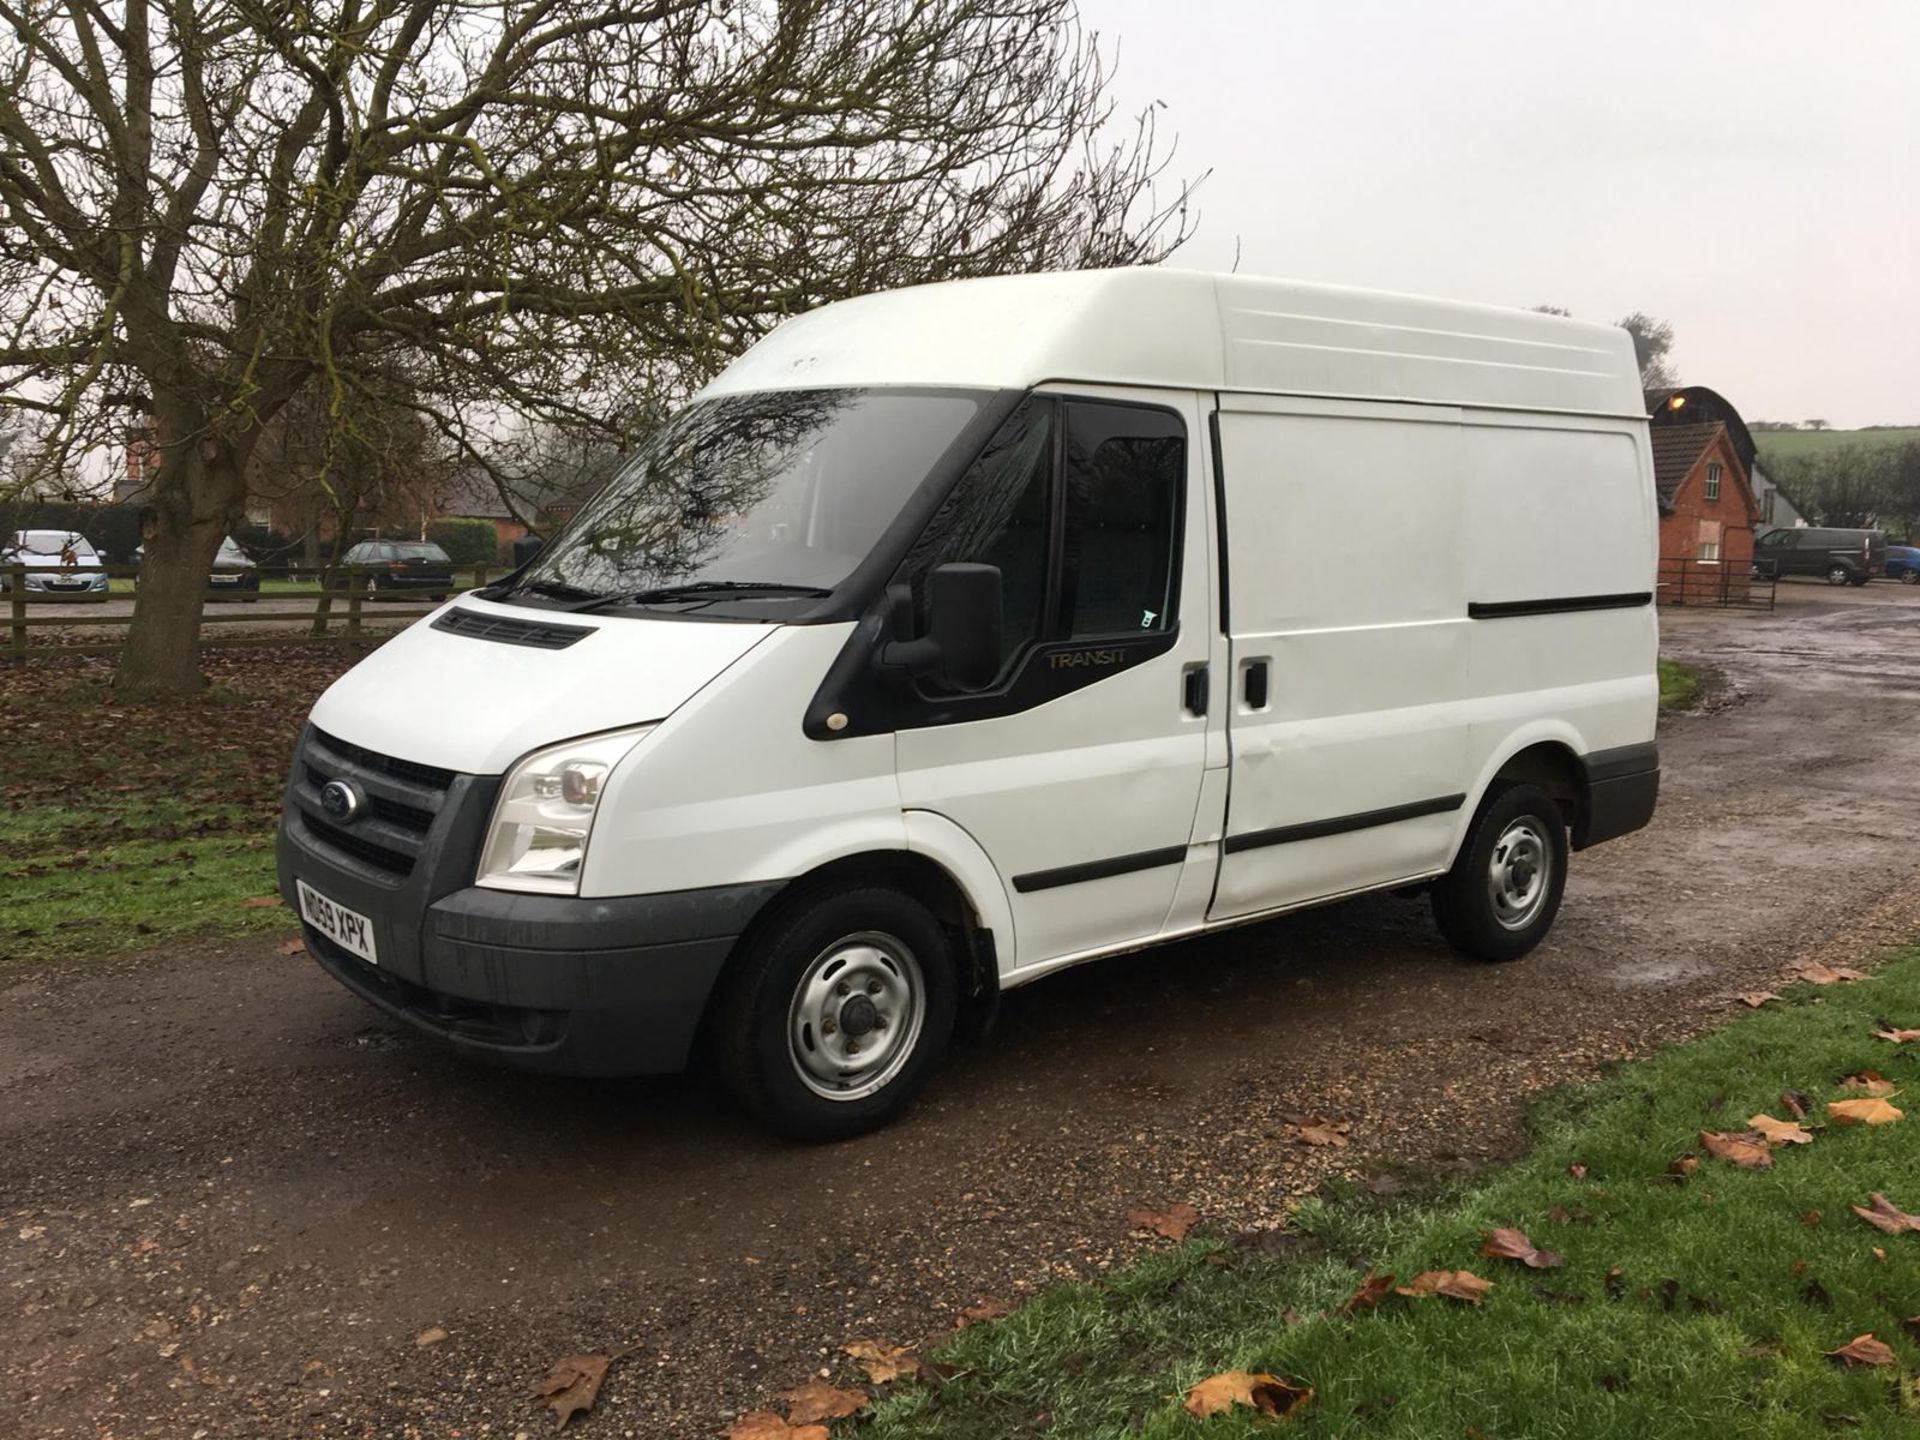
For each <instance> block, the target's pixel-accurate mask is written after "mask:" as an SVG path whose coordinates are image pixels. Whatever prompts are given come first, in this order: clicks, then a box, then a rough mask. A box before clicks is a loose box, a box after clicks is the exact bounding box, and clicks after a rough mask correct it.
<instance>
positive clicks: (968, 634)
mask: <svg viewBox="0 0 1920 1440" xmlns="http://www.w3.org/2000/svg"><path fill="white" fill-rule="evenodd" d="M910 608H911V607H910V602H908V601H907V599H906V597H905V596H904V595H898V594H896V596H895V597H894V633H895V634H896V635H901V634H902V632H903V629H904V627H905V624H906V623H907V619H908V615H909V613H910ZM1003 626H1004V602H1003V600H1002V595H1001V582H1000V567H999V566H997V565H969V564H958V563H956V564H952V565H939V566H936V567H935V568H934V570H933V573H932V574H930V575H928V576H927V633H926V634H925V635H923V636H921V637H920V638H919V639H917V640H909V639H905V638H901V639H896V640H894V641H892V642H891V643H890V644H888V645H887V646H886V647H885V648H884V649H883V650H882V651H881V652H880V658H881V660H882V661H883V662H884V663H886V664H889V665H904V666H905V667H906V668H907V669H908V670H909V671H911V672H912V673H913V674H915V675H927V676H932V677H933V678H935V679H937V680H939V681H940V682H941V683H942V684H944V685H947V686H948V687H950V688H952V689H954V690H961V691H967V690H984V689H986V688H987V686H989V685H991V684H992V683H993V682H994V680H995V679H996V678H997V677H998V676H999V674H1000V645H1001V630H1002V628H1003Z"/></svg>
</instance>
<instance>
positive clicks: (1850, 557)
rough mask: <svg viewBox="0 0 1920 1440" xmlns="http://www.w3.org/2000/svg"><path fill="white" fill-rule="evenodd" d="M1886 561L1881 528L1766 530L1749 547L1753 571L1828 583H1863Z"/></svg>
mask: <svg viewBox="0 0 1920 1440" xmlns="http://www.w3.org/2000/svg"><path fill="white" fill-rule="evenodd" d="M1886 563H1887V532H1886V531H1884V530H1833V529H1822V528H1820V527H1818V526H1813V527H1808V528H1803V529H1797V530H1788V529H1781V530H1769V531H1767V533H1766V534H1764V535H1762V536H1761V537H1760V538H1759V539H1758V540H1756V541H1755V542H1754V547H1753V568H1754V570H1755V572H1756V573H1757V574H1761V575H1774V576H1783V575H1818V576H1820V577H1822V578H1823V579H1824V580H1825V581H1826V582H1827V583H1828V584H1829V585H1864V584H1866V583H1867V581H1869V580H1871V579H1873V577H1874V576H1876V575H1878V574H1879V573H1880V572H1881V571H1882V570H1883V569H1884V568H1885V567H1886Z"/></svg>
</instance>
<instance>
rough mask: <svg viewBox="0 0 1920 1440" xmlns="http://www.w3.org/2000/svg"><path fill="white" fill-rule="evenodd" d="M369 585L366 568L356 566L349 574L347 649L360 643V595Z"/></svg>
mask: <svg viewBox="0 0 1920 1440" xmlns="http://www.w3.org/2000/svg"><path fill="white" fill-rule="evenodd" d="M366 587H367V576H366V572H365V571H364V570H360V569H358V568H356V569H355V570H354V571H353V572H352V573H351V574H350V575H348V576H347V649H348V650H349V651H351V650H352V649H353V648H354V647H355V646H356V645H358V644H359V643H360V596H361V593H362V592H363V591H364V590H365V589H366Z"/></svg>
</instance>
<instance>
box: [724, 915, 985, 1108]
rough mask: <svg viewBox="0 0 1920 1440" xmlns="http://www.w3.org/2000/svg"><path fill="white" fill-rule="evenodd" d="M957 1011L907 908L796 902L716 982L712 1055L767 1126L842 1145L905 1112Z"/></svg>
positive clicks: (929, 934)
mask: <svg viewBox="0 0 1920 1440" xmlns="http://www.w3.org/2000/svg"><path fill="white" fill-rule="evenodd" d="M957 1002H958V992H957V985H956V981H955V975H954V963H953V946H952V944H951V942H950V941H949V940H948V938H947V935H946V932H945V931H944V930H942V929H941V927H940V924H939V922H938V921H937V920H935V919H934V918H933V916H932V915H930V914H929V913H928V912H927V910H926V908H925V907H924V906H922V905H921V904H919V902H917V901H915V900H913V899H912V898H910V897H909V896H906V895H903V894H901V893H900V892H899V891H897V890H892V889H888V888H885V887H883V886H877V885H875V886H862V887H859V888H856V889H852V890H841V891H829V892H822V893H818V894H815V895H812V896H806V897H800V898H798V899H796V901H795V902H793V903H792V904H790V905H789V906H788V907H786V908H785V909H783V910H782V911H781V912H780V913H779V914H777V915H776V916H775V917H773V919H772V920H771V921H770V923H769V924H768V925H767V926H766V927H765V928H764V929H763V930H762V931H761V932H760V933H759V935H757V936H756V937H753V938H752V939H750V940H749V941H748V948H747V950H746V951H745V952H744V953H743V954H741V955H740V956H739V957H738V959H737V962H736V967H735V969H734V970H733V973H732V974H731V975H730V976H729V977H728V978H727V980H726V981H725V982H724V988H723V990H722V991H721V993H720V996H719V998H718V1002H717V1008H716V1011H715V1016H714V1027H713V1046H714V1058H715V1060H716V1062H717V1067H718V1069H719V1071H720V1074H721V1077H722V1078H723V1079H724V1080H725V1081H726V1084H727V1087H728V1088H729V1089H730V1090H732V1091H733V1093H734V1095H735V1096H737V1097H738V1098H739V1100H740V1102H741V1103H742V1104H743V1105H745V1106H746V1108H747V1109H748V1110H749V1111H750V1112H751V1113H752V1114H753V1116H754V1118H756V1119H757V1120H759V1121H760V1122H761V1123H762V1124H763V1125H766V1126H767V1127H768V1128H769V1129H772V1130H775V1131H777V1132H779V1133H780V1134H782V1135H786V1136H788V1137H790V1138H792V1139H795V1140H841V1139H846V1138H848V1137H850V1136H853V1135H859V1134H863V1133H865V1132H866V1131H869V1130H875V1129H878V1128H879V1127H880V1126H882V1125H884V1124H886V1123H887V1122H888V1121H889V1120H891V1119H893V1118H894V1117H895V1116H896V1115H898V1114H899V1113H900V1112H901V1111H903V1110H904V1109H906V1107H907V1105H908V1104H909V1103H911V1101H912V1100H913V1097H914V1095H915V1094H916V1093H917V1092H918V1091H919V1089H920V1087H921V1086H922V1085H923V1084H924V1083H925V1082H926V1080H927V1077H928V1076H929V1075H931V1074H932V1072H933V1070H934V1068H935V1066H936V1065H937V1064H938V1063H939V1060H940V1057H941V1056H942V1055H943V1054H944V1053H945V1051H946V1048H947V1041H948V1039H949V1038H950V1037H951V1035H952V1033H953V1021H954V1013H955V1010H956V1008H957Z"/></svg>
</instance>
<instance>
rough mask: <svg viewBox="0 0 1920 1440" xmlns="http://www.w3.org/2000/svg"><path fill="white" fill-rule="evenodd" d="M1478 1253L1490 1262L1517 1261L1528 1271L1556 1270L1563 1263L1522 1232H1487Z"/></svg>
mask: <svg viewBox="0 0 1920 1440" xmlns="http://www.w3.org/2000/svg"><path fill="white" fill-rule="evenodd" d="M1482 1241H1483V1243H1482V1244H1481V1246H1480V1253H1481V1255H1482V1256H1484V1257H1485V1258H1487V1259H1490V1260H1518V1261H1519V1262H1520V1263H1521V1264H1522V1265H1524V1266H1526V1267H1527V1268H1528V1269H1529V1270H1557V1269H1559V1268H1560V1266H1561V1265H1562V1264H1563V1263H1564V1262H1563V1261H1562V1260H1561V1259H1560V1257H1559V1256H1558V1255H1556V1254H1554V1253H1553V1251H1551V1250H1542V1249H1540V1248H1539V1247H1538V1246H1536V1245H1535V1244H1534V1243H1533V1242H1532V1241H1531V1240H1529V1239H1528V1238H1527V1236H1526V1232H1525V1231H1523V1230H1513V1229H1499V1230H1489V1231H1487V1232H1486V1234H1485V1235H1484V1236H1483V1237H1482Z"/></svg>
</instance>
